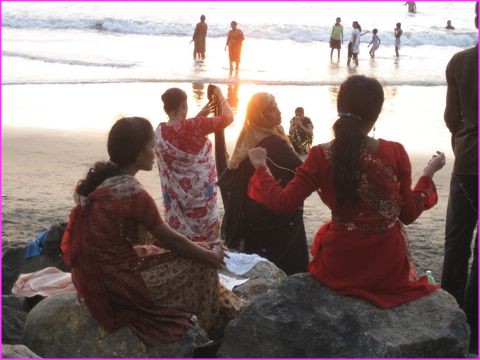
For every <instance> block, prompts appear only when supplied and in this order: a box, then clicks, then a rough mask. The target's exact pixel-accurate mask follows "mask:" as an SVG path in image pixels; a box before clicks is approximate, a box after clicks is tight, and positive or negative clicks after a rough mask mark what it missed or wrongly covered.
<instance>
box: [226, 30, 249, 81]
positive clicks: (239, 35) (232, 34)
mask: <svg viewBox="0 0 480 360" xmlns="http://www.w3.org/2000/svg"><path fill="white" fill-rule="evenodd" d="M230 26H231V28H232V30H230V31H229V32H228V36H227V43H226V44H225V50H226V49H227V47H228V58H229V60H230V76H232V73H233V63H235V71H236V72H237V73H238V69H239V66H240V55H241V53H242V44H243V41H244V40H245V36H244V35H243V32H242V30H240V29H238V28H237V22H236V21H232V22H231V23H230Z"/></svg>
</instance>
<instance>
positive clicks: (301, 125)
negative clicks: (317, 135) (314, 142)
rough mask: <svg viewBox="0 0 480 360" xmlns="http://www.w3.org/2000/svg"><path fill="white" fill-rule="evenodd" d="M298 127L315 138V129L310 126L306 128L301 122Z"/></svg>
mask: <svg viewBox="0 0 480 360" xmlns="http://www.w3.org/2000/svg"><path fill="white" fill-rule="evenodd" d="M297 126H299V127H300V129H302V130H303V132H304V133H305V134H307V135H309V136H313V129H312V127H311V126H310V125H307V126H304V125H303V124H302V122H301V121H299V122H298V124H297Z"/></svg>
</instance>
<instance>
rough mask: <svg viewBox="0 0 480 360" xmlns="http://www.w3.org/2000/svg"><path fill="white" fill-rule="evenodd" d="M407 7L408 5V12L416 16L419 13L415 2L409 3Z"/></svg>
mask: <svg viewBox="0 0 480 360" xmlns="http://www.w3.org/2000/svg"><path fill="white" fill-rule="evenodd" d="M405 5H408V12H409V13H412V14H415V13H416V12H417V4H415V1H407V2H406V3H405Z"/></svg>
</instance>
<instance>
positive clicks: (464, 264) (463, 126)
mask: <svg viewBox="0 0 480 360" xmlns="http://www.w3.org/2000/svg"><path fill="white" fill-rule="evenodd" d="M475 15H476V16H475V27H476V28H478V23H477V19H478V2H477V3H476V4H475ZM445 73H446V78H447V99H446V106H445V116H444V117H445V124H446V125H447V127H448V129H449V130H450V133H451V134H452V147H453V152H454V154H455V163H454V165H453V172H452V177H451V180H450V196H449V198H448V207H447V221H446V224H445V258H444V262H443V272H442V282H441V284H442V288H443V289H444V290H446V291H448V292H449V293H450V294H452V295H453V296H454V297H455V299H456V300H457V302H458V304H459V305H460V307H461V308H462V309H463V310H464V311H465V314H466V315H467V320H468V324H469V325H470V331H471V332H470V352H471V353H474V354H478V228H477V230H475V229H476V227H477V225H478V44H477V45H476V46H475V47H473V48H471V49H467V50H463V51H460V52H458V53H456V54H455V55H453V57H452V59H451V60H450V62H449V63H448V65H447V69H446V72H445ZM474 235H475V236H474ZM472 239H473V240H474V250H473V259H472V260H473V261H472V265H471V268H470V275H469V271H468V267H469V266H468V263H469V260H470V258H471V256H472V251H471V245H472Z"/></svg>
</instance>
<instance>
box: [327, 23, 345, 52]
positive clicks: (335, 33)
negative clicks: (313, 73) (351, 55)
mask: <svg viewBox="0 0 480 360" xmlns="http://www.w3.org/2000/svg"><path fill="white" fill-rule="evenodd" d="M340 21H342V19H340V18H339V17H337V19H336V20H335V24H334V25H333V26H332V33H331V34H330V48H331V49H332V50H331V51H330V60H332V56H333V50H334V49H337V61H339V60H340V49H341V48H342V44H343V25H340Z"/></svg>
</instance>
